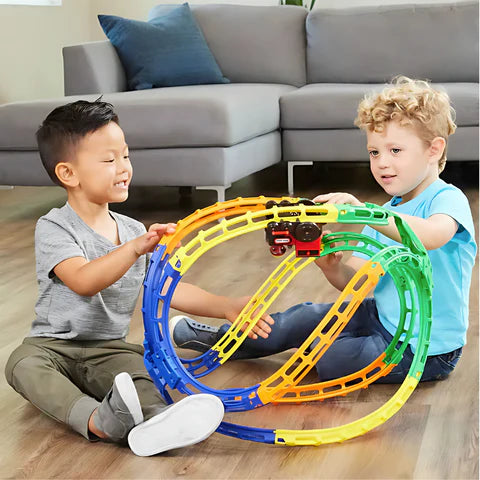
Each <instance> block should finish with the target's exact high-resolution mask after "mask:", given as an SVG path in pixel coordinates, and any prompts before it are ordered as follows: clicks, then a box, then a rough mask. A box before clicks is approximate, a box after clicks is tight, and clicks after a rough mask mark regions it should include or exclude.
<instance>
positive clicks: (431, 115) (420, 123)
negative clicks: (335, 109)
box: [355, 76, 457, 172]
mask: <svg viewBox="0 0 480 480" xmlns="http://www.w3.org/2000/svg"><path fill="white" fill-rule="evenodd" d="M357 112H358V115H357V118H356V119H355V125H356V126H357V127H359V128H361V129H362V130H367V131H371V132H379V133H380V132H382V131H383V130H384V128H385V125H386V123H387V122H390V121H392V120H396V121H398V122H400V125H402V126H405V125H411V126H413V127H414V128H415V129H416V131H417V133H418V135H419V137H420V138H421V139H422V140H423V141H424V142H425V143H426V145H427V146H429V145H430V143H431V142H432V140H433V139H434V138H436V137H442V138H443V139H444V140H445V149H444V151H443V154H442V157H441V158H440V160H439V162H438V171H439V172H441V171H442V170H443V169H444V168H445V163H446V161H447V142H448V136H449V135H452V134H453V133H454V132H455V129H456V128H457V126H456V125H455V110H454V109H453V107H452V106H451V105H450V98H449V97H448V95H447V94H446V93H445V92H443V91H439V90H435V89H434V88H432V86H431V85H430V83H429V82H427V81H424V80H413V79H411V78H408V77H405V76H399V77H396V78H394V79H393V80H392V82H391V84H389V85H388V86H387V87H386V88H385V89H384V90H383V91H382V92H381V93H374V94H372V95H367V96H365V98H364V99H363V100H362V101H361V102H360V104H359V106H358V111H357Z"/></svg>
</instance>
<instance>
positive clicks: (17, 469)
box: [0, 164, 479, 479]
mask: <svg viewBox="0 0 480 480" xmlns="http://www.w3.org/2000/svg"><path fill="white" fill-rule="evenodd" d="M296 176H297V192H296V193H297V194H299V195H303V196H306V197H313V196H314V195H315V194H317V193H326V192H328V191H338V190H342V191H350V192H352V193H354V194H356V195H357V196H358V197H359V198H361V199H363V200H369V201H372V202H374V203H380V204H382V203H383V202H384V201H386V199H387V198H386V197H385V195H384V194H383V193H382V192H380V191H379V188H378V187H377V186H376V185H375V183H374V181H373V180H372V179H371V177H370V173H369V171H368V168H367V167H366V166H353V165H344V166H341V167H334V166H332V165H331V166H327V165H315V166H314V167H313V168H312V167H306V168H305V167H303V168H299V169H297V174H296ZM445 179H446V180H447V181H451V182H453V183H455V184H456V185H458V186H459V187H461V188H462V189H463V190H464V191H465V192H466V194H467V195H468V197H469V199H470V202H471V206H472V210H473V214H474V218H475V226H476V229H477V230H478V164H477V165H463V166H458V165H449V166H448V170H447V172H446V176H445ZM285 190H286V171H285V166H283V165H281V166H275V167H271V168H269V169H267V170H266V171H264V172H261V173H259V174H256V175H253V176H251V177H249V178H248V179H245V180H242V181H240V182H237V183H236V184H234V185H233V187H232V188H231V189H230V190H229V191H228V193H227V197H228V198H235V197H237V196H256V195H258V194H265V195H281V194H285ZM64 200H65V195H64V192H63V191H62V190H61V189H60V188H57V187H49V188H41V187H18V188H15V189H14V190H0V305H1V312H2V314H1V316H0V328H1V332H2V334H1V336H0V364H1V367H2V371H3V369H4V366H5V363H6V360H7V358H8V355H9V354H10V352H11V351H12V350H13V349H14V348H15V347H16V346H17V344H19V343H20V342H21V340H22V338H23V337H24V336H25V335H26V334H27V332H28V330H29V325H30V322H31V320H32V316H33V307H34V303H35V299H36V281H35V264H34V250H33V232H34V227H35V222H36V220H37V218H38V217H39V216H40V215H43V214H44V213H46V212H47V211H48V210H49V209H50V208H52V207H53V206H59V205H61V204H63V202H64ZM214 201H215V196H214V194H213V192H207V191H198V192H194V193H193V195H192V197H191V198H190V199H183V200H182V201H179V197H178V195H177V191H176V189H174V188H156V189H153V188H133V189H132V192H131V198H130V199H129V200H128V202H126V204H124V205H122V206H115V207H117V208H115V207H113V208H114V209H116V210H117V211H121V212H124V213H127V214H129V215H131V216H134V217H136V218H138V219H140V220H142V221H144V222H145V223H146V224H147V225H148V224H150V223H152V222H154V221H159V222H165V221H175V220H177V219H179V218H182V217H183V216H185V215H187V214H188V213H190V212H191V211H193V210H195V209H197V208H203V207H205V206H208V205H209V204H211V203H214ZM352 229H353V228H352ZM477 242H478V238H477ZM277 262H278V260H277V259H275V258H273V257H271V256H270V254H269V253H268V248H267V247H266V244H265V242H264V240H263V238H262V234H261V233H260V232H256V233H254V234H250V235H248V236H246V237H242V239H241V240H239V239H237V240H232V241H230V242H227V243H224V244H222V245H220V246H218V247H216V248H215V249H213V250H212V251H210V252H209V253H207V254H206V255H205V256H204V257H202V258H201V259H200V260H199V261H198V262H197V263H196V264H195V265H194V266H193V267H192V269H191V270H190V272H188V274H187V276H186V279H188V280H189V281H191V282H194V283H197V284H198V285H200V286H201V287H204V288H207V289H209V290H210V291H213V292H216V293H222V294H227V295H246V294H251V293H253V292H254V291H255V290H256V288H257V287H258V286H259V284H260V282H261V281H262V279H263V278H264V277H265V276H266V275H268V274H269V273H270V272H271V271H272V268H273V267H274V265H275V264H276V263H277ZM336 297H337V292H336V291H335V290H334V289H333V287H330V286H329V285H328V284H327V283H326V281H325V280H324V279H323V278H322V276H321V275H320V274H319V272H318V270H317V269H315V267H314V266H310V267H308V268H307V269H306V270H305V271H304V272H302V273H301V274H299V275H298V276H297V277H296V279H295V280H294V282H293V283H292V285H291V286H290V287H289V288H288V290H287V291H286V292H284V294H283V295H282V296H281V298H280V299H279V300H278V301H277V302H276V303H275V305H274V308H273V311H275V310H280V309H284V308H286V307H288V306H290V305H292V304H294V303H298V302H300V301H306V300H311V301H316V302H320V301H333V300H335V299H336ZM470 299H471V301H470V329H469V334H468V345H467V346H466V347H465V349H464V354H463V357H462V359H461V361H460V363H459V365H458V368H457V370H456V371H455V372H454V373H453V374H452V375H451V377H450V378H449V379H448V380H447V381H444V382H439V383H436V384H434V383H429V384H421V385H420V386H419V387H418V388H417V389H416V391H415V392H414V393H413V395H412V397H411V398H410V399H409V400H408V402H407V403H406V405H405V406H404V407H403V408H402V409H401V410H400V411H399V412H398V413H397V414H396V415H395V416H394V417H393V418H392V419H390V420H389V421H388V422H386V423H385V424H383V425H381V426H380V427H378V428H377V429H375V430H374V431H372V432H370V433H367V434H366V435H364V436H362V437H358V438H356V439H352V440H349V441H347V442H345V443H343V444H334V445H326V446H322V447H278V446H273V445H265V444H260V443H252V442H247V441H242V440H239V439H236V438H231V437H225V436H222V435H220V434H214V435H212V436H211V437H210V438H209V439H207V440H206V441H204V442H202V443H201V444H198V445H195V446H192V447H189V448H185V449H178V450H174V451H171V452H167V453H165V454H162V455H158V456H156V457H149V458H141V457H136V456H135V455H134V454H133V453H131V452H130V450H129V449H128V448H121V447H118V446H116V445H114V444H105V443H96V444H91V443H89V442H87V441H86V440H85V439H84V438H83V437H81V436H79V435H77V434H75V433H74V432H72V431H70V430H69V429H68V428H67V427H65V426H63V425H61V424H58V423H56V422H55V421H53V420H51V419H50V418H48V417H46V416H45V415H43V414H42V413H40V412H39V411H37V410H36V409H35V408H34V407H32V406H31V405H29V404H28V403H27V402H26V401H25V400H24V399H23V398H21V397H20V396H19V395H17V394H16V393H15V392H14V391H13V390H12V389H11V388H10V387H9V386H8V385H7V383H6V381H5V380H4V378H3V376H2V378H1V379H0V405H1V410H0V420H1V424H2V428H1V429H0V452H1V453H0V458H1V461H0V478H62V479H65V478H91V479H94V478H95V479H96V478H112V479H113V478H115V479H123V478H162V479H166V478H177V477H183V478H192V479H197V478H198V479H199V478H205V479H207V478H208V479H217V478H218V479H266V478H274V479H310V478H321V479H333V478H339V479H396V478H402V479H403V478H416V479H444V478H445V479H476V478H478V475H479V471H478V440H479V439H478V406H479V405H478V390H479V385H478V378H479V368H478V367H479V351H478V337H479V332H478V316H479V311H478V262H477V264H476V265H475V270H474V275H473V281H472V289H471V297H470ZM139 304H140V302H139ZM211 323H215V321H212V322H211ZM217 323H218V322H217ZM142 338H143V325H142V318H141V314H140V309H139V306H137V310H136V313H135V315H134V318H133V321H132V328H131V333H130V335H129V340H130V341H135V342H141V341H142ZM182 354H184V355H185V356H188V352H185V351H183V352H182ZM287 358H288V353H283V354H280V355H277V356H274V357H270V358H268V359H264V360H257V361H253V360H252V361H242V362H228V363H227V364H226V365H224V366H223V367H222V368H220V369H218V370H217V371H216V372H214V373H213V374H212V375H210V376H209V377H207V379H205V383H207V384H208V385H211V386H214V387H217V388H227V387H244V386H250V385H253V384H255V383H257V382H259V381H261V380H263V379H264V378H266V377H267V376H268V375H269V374H271V373H273V372H274V371H275V370H276V369H277V368H278V367H279V366H280V365H281V364H282V363H283V362H284V361H285V360H286V359H287ZM312 380H313V377H312ZM395 390H396V387H395V386H391V385H374V386H371V387H370V388H369V389H368V390H363V391H361V392H354V393H352V394H350V395H348V396H346V397H341V398H339V399H331V400H327V401H325V402H322V403H312V404H304V405H283V406H267V407H264V408H261V409H257V410H255V411H251V412H241V413H229V414H227V415H226V419H227V420H228V421H232V422H235V423H240V424H244V425H250V426H255V427H264V428H287V429H311V428H325V427H328V426H336V425H342V424H344V423H347V422H350V421H353V420H355V419H357V418H360V417H363V416H364V415H367V414H368V413H370V412H372V411H373V410H376V409H377V408H379V407H380V406H381V405H382V404H383V403H385V402H386V401H387V400H388V399H389V398H390V397H391V396H392V394H393V393H394V392H395ZM52 395H54V392H52Z"/></svg>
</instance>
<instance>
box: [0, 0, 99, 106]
mask: <svg viewBox="0 0 480 480" xmlns="http://www.w3.org/2000/svg"><path fill="white" fill-rule="evenodd" d="M90 4H91V0H63V5H62V6H61V7H35V6H33V7H32V6H9V5H0V45H1V47H0V104H2V103H8V102H13V101H16V100H31V99H36V98H49V97H57V96H60V95H63V63H62V47H63V46H64V45H71V44H76V43H81V42H86V41H89V40H90Z"/></svg>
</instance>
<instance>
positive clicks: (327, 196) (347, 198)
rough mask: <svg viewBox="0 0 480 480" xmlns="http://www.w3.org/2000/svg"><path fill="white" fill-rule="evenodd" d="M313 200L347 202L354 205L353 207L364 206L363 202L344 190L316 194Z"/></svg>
mask: <svg viewBox="0 0 480 480" xmlns="http://www.w3.org/2000/svg"><path fill="white" fill-rule="evenodd" d="M313 201H314V202H315V203H336V204H345V203H348V204H349V205H354V206H355V207H364V206H365V204H364V203H362V202H361V201H360V200H358V198H356V197H354V196H353V195H351V194H350V193H345V192H333V193H324V194H323V195H317V196H316V197H315V198H314V199H313Z"/></svg>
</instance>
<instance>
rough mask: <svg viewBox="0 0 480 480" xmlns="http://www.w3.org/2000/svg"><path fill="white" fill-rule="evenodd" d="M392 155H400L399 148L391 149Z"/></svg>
mask: <svg viewBox="0 0 480 480" xmlns="http://www.w3.org/2000/svg"><path fill="white" fill-rule="evenodd" d="M392 153H394V154H395V155H396V154H397V153H400V149H399V148H392Z"/></svg>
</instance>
